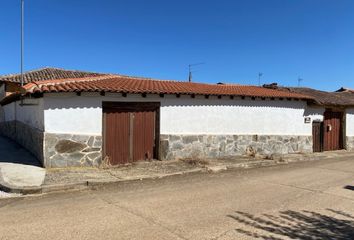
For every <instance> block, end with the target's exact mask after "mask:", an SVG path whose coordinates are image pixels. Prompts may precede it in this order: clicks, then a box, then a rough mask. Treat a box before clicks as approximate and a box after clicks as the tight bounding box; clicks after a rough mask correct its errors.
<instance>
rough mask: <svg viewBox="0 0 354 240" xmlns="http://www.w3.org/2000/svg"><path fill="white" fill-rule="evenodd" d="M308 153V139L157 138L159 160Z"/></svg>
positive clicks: (225, 136) (204, 136) (289, 137)
mask: <svg viewBox="0 0 354 240" xmlns="http://www.w3.org/2000/svg"><path fill="white" fill-rule="evenodd" d="M309 152H312V136H276V135H161V141H160V158H161V160H171V159H184V158H223V157H231V156H240V155H253V154H262V155H270V154H287V153H309Z"/></svg>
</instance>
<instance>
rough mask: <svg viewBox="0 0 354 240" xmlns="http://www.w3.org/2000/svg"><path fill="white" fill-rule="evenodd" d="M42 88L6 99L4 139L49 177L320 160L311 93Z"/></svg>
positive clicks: (88, 81) (217, 87)
mask: <svg viewBox="0 0 354 240" xmlns="http://www.w3.org/2000/svg"><path fill="white" fill-rule="evenodd" d="M34 80H35V79H32V81H33V82H31V83H27V84H26V85H25V86H24V88H23V89H22V95H21V94H20V93H14V94H11V95H9V96H7V97H5V98H4V99H3V100H2V102H1V104H2V105H3V108H4V112H5V119H4V121H3V122H1V123H0V130H1V132H2V134H4V135H7V136H9V137H12V138H14V139H17V141H18V142H20V143H21V144H22V145H23V146H25V147H26V148H28V149H29V150H31V151H32V152H33V153H34V154H35V155H36V156H37V157H38V158H39V159H40V160H41V161H42V163H43V165H44V166H45V167H48V168H50V167H67V166H98V165H100V164H102V162H105V163H108V164H112V165H116V164H121V163H127V162H134V161H137V160H147V159H160V160H170V159H183V158H223V157H230V156H236V155H243V154H246V153H249V154H255V153H260V154H273V153H284V154H285V153H297V152H312V147H313V145H312V125H311V122H307V121H306V118H307V117H308V116H311V117H312V116H313V115H314V114H315V115H316V114H317V112H316V111H315V112H312V110H309V109H308V104H312V103H313V102H314V100H313V98H312V97H309V96H307V95H304V94H298V93H293V92H285V91H280V90H273V89H266V88H262V87H255V86H242V85H223V84H202V83H189V82H178V81H162V80H153V79H147V78H138V77H128V76H121V75H98V76H88V77H82V78H72V77H69V78H66V79H64V78H61V79H52V80H44V79H37V80H35V81H34ZM7 81H11V80H9V79H8V80H7Z"/></svg>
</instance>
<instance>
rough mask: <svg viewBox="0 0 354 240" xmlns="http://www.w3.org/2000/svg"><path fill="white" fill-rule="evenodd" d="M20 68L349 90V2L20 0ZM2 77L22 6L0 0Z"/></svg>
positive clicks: (11, 61) (353, 36)
mask: <svg viewBox="0 0 354 240" xmlns="http://www.w3.org/2000/svg"><path fill="white" fill-rule="evenodd" d="M25 4H26V5H25V25H26V26H25V70H31V69H34V68H40V67H43V66H53V67H61V68H68V69H78V70H91V71H97V72H112V73H121V74H127V75H137V76H145V77H152V78H160V79H176V80H186V79H187V77H188V64H190V63H198V62H206V64H205V65H200V66H198V67H195V70H196V71H195V72H194V73H193V74H194V80H195V81H197V82H209V83H216V82H228V83H240V84H257V83H258V80H257V76H258V72H262V73H263V77H262V83H270V82H278V83H280V84H282V85H287V86H289V85H297V79H298V77H299V76H300V77H301V78H302V79H304V80H303V82H302V85H303V86H309V87H315V88H319V89H323V90H336V89H338V88H339V87H341V86H346V87H351V88H354V14H353V12H354V1H351V0H340V1H338V0H332V1H329V0H244V1H231V0H218V1H209V0H204V1H193V0H189V1H187V0H179V1H168V0H149V1H146V0H130V1H119V0H85V1H84V0H81V1H79V0H75V1H73V0H50V1H48V0H25ZM0 10H1V14H0V30H1V32H0V56H1V58H0V74H7V73H13V72H19V69H20V68H19V63H20V59H19V56H20V48H19V46H20V41H19V39H20V30H19V27H20V14H19V13H20V0H1V1H0Z"/></svg>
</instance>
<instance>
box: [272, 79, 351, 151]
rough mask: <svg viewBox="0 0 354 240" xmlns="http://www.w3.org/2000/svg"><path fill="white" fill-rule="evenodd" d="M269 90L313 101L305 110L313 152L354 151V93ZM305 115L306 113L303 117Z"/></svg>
mask: <svg viewBox="0 0 354 240" xmlns="http://www.w3.org/2000/svg"><path fill="white" fill-rule="evenodd" d="M266 87H268V88H269V87H271V88H272V89H279V90H282V91H285V92H290V93H298V94H304V95H307V96H310V97H312V98H313V99H314V100H315V101H314V102H312V103H311V104H309V106H308V108H307V111H310V112H311V113H314V112H316V114H315V115H313V119H312V121H313V122H314V123H313V137H314V140H313V141H314V151H316V152H319V151H330V150H340V149H347V150H354V94H353V93H351V92H350V91H340V92H325V91H319V90H316V89H311V88H296V87H277V85H275V84H273V85H267V86H266ZM305 115H307V114H305Z"/></svg>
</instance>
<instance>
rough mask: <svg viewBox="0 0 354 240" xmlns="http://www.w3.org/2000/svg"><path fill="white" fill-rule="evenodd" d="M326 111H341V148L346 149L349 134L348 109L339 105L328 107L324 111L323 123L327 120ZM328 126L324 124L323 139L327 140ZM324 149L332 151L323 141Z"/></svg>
mask: <svg viewBox="0 0 354 240" xmlns="http://www.w3.org/2000/svg"><path fill="white" fill-rule="evenodd" d="M326 112H333V113H340V114H341V117H340V129H339V134H340V136H339V150H342V149H346V145H347V144H346V141H347V137H346V136H347V134H346V111H345V109H343V108H337V107H326V108H325V111H324V112H323V123H324V122H325V113H326ZM325 131H326V126H323V141H326V139H325V136H326V133H325ZM323 150H324V151H331V150H326V149H325V144H324V142H323Z"/></svg>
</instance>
